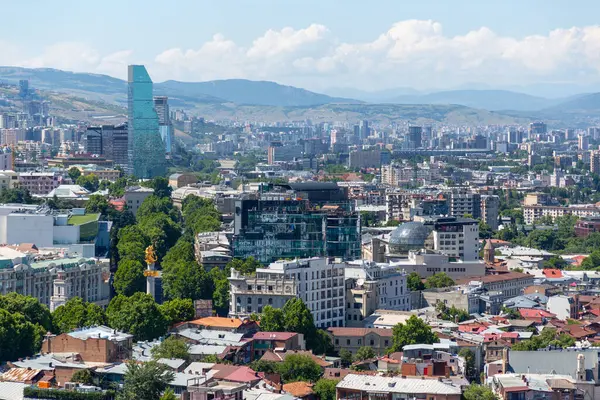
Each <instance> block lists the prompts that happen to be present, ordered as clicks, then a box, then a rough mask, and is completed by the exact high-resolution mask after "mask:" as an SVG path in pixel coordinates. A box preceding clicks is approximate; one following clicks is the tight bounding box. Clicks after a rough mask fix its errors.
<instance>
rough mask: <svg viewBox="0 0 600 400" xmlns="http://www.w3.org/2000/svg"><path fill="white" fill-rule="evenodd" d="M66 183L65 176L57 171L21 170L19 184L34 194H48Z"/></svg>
mask: <svg viewBox="0 0 600 400" xmlns="http://www.w3.org/2000/svg"><path fill="white" fill-rule="evenodd" d="M63 183H64V177H63V176H62V175H60V174H58V173H56V172H21V173H19V186H20V187H21V188H23V189H27V190H28V191H29V193H31V194H32V195H35V194H37V195H42V196H43V195H47V194H48V193H50V192H51V191H53V190H54V189H56V188H57V187H59V186H60V185H62V184H63Z"/></svg>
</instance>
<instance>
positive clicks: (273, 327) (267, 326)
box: [260, 306, 285, 332]
mask: <svg viewBox="0 0 600 400" xmlns="http://www.w3.org/2000/svg"><path fill="white" fill-rule="evenodd" d="M283 321H284V316H283V310H282V309H280V308H273V307H271V306H265V307H264V308H263V312H262V314H261V316H260V329H261V330H262V331H265V332H281V331H283V330H284V329H285V328H284V322H283Z"/></svg>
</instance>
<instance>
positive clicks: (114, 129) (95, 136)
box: [84, 123, 128, 168]
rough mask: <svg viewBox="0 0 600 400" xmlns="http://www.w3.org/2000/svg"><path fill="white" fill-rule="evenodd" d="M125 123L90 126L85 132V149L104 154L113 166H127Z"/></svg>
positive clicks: (126, 131) (88, 151) (89, 151)
mask: <svg viewBox="0 0 600 400" xmlns="http://www.w3.org/2000/svg"><path fill="white" fill-rule="evenodd" d="M127 136H128V129H127V124H126V123H125V124H121V125H117V126H115V125H102V126H90V127H88V128H87V130H86V133H85V142H84V143H85V151H86V153H89V154H97V155H100V156H104V157H105V158H106V159H108V160H112V161H113V162H114V164H115V166H117V165H118V166H120V167H122V168H127V162H128V156H127V153H128V140H127Z"/></svg>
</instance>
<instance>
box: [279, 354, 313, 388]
mask: <svg viewBox="0 0 600 400" xmlns="http://www.w3.org/2000/svg"><path fill="white" fill-rule="evenodd" d="M277 372H279V374H280V375H281V379H282V380H283V381H284V382H296V381H308V382H316V381H317V380H318V379H319V377H320V376H321V374H322V373H323V371H321V367H320V366H319V365H318V364H317V363H316V362H315V361H314V360H313V359H312V358H311V357H310V356H307V355H304V354H291V355H289V356H287V357H285V359H284V360H283V362H281V363H279V365H278V366H277Z"/></svg>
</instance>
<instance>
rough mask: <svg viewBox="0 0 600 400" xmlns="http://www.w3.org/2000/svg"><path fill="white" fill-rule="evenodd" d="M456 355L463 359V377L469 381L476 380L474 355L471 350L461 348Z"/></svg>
mask: <svg viewBox="0 0 600 400" xmlns="http://www.w3.org/2000/svg"><path fill="white" fill-rule="evenodd" d="M458 355H459V356H461V357H462V358H464V359H465V372H464V374H465V376H466V377H467V379H469V380H473V379H477V375H478V374H477V370H476V369H475V353H473V350H471V349H468V348H466V347H465V348H463V349H461V350H460V351H459V352H458Z"/></svg>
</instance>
